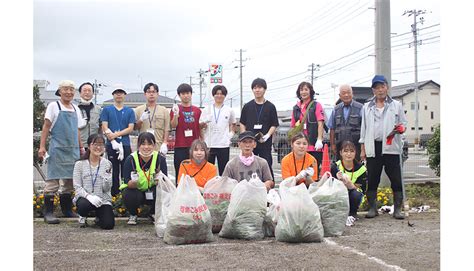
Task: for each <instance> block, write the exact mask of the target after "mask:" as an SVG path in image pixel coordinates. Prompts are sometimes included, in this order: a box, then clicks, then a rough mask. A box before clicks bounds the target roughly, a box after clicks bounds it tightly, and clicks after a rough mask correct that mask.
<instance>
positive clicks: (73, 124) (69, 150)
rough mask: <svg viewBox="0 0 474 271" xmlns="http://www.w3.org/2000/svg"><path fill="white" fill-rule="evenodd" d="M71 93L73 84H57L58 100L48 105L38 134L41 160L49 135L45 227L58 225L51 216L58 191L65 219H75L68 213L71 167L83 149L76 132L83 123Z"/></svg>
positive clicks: (62, 82) (70, 212)
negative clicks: (39, 134)
mask: <svg viewBox="0 0 474 271" xmlns="http://www.w3.org/2000/svg"><path fill="white" fill-rule="evenodd" d="M74 93H75V88H74V82H72V81H70V80H63V81H61V82H60V83H59V89H58V90H57V91H56V95H57V96H60V97H61V99H60V100H58V101H56V102H52V103H50V104H48V107H47V108H46V113H45V116H44V124H43V130H42V131H41V141H40V148H39V150H38V157H39V158H40V159H44V157H45V155H46V139H47V138H48V136H49V135H51V138H50V141H49V149H48V154H49V160H48V172H47V173H48V174H47V180H46V185H45V187H44V206H45V210H44V221H45V222H46V223H48V224H57V223H59V220H58V219H57V218H56V217H55V216H54V214H53V211H54V194H55V193H56V192H58V191H59V200H60V203H61V210H62V212H63V214H64V216H66V217H77V215H76V214H75V213H73V212H72V210H71V209H72V198H71V194H72V192H73V191H74V187H73V183H72V175H73V171H74V163H75V162H76V161H77V160H78V159H79V155H80V149H81V148H82V147H83V145H82V141H81V136H80V132H79V128H80V127H81V126H83V125H84V123H83V119H82V116H81V111H80V110H79V108H78V107H77V106H76V105H74V104H72V100H73V99H74ZM59 179H62V180H63V183H60V182H59ZM60 186H61V187H60Z"/></svg>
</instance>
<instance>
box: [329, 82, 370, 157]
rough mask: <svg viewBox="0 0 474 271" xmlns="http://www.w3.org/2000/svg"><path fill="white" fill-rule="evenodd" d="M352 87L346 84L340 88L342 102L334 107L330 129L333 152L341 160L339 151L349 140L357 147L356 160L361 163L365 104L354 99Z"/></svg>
mask: <svg viewBox="0 0 474 271" xmlns="http://www.w3.org/2000/svg"><path fill="white" fill-rule="evenodd" d="M352 97H353V96H352V87H351V86H350V85H347V84H344V85H341V86H340V87H339V98H340V100H341V102H340V103H339V104H337V105H336V107H334V110H333V111H332V113H331V117H330V118H329V123H328V128H329V129H330V132H329V135H330V140H331V152H332V154H333V155H335V156H336V160H340V159H341V157H340V155H339V151H340V149H341V144H342V142H344V141H346V140H349V141H351V142H352V143H354V145H355V147H356V160H357V161H360V144H359V138H360V126H361V123H362V107H363V104H361V103H359V102H357V101H355V100H353V99H352Z"/></svg>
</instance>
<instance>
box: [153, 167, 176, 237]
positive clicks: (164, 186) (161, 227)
mask: <svg viewBox="0 0 474 271" xmlns="http://www.w3.org/2000/svg"><path fill="white" fill-rule="evenodd" d="M157 178H158V179H157V180H156V200H155V231H156V235H158V237H160V238H163V235H164V234H165V229H166V222H168V216H169V213H170V206H171V199H172V198H173V196H174V193H175V192H176V186H175V185H174V183H173V182H172V181H171V180H170V179H169V178H168V176H166V175H164V174H163V173H162V172H161V171H160V173H158V176H157Z"/></svg>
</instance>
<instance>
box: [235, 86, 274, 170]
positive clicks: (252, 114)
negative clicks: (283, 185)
mask: <svg viewBox="0 0 474 271" xmlns="http://www.w3.org/2000/svg"><path fill="white" fill-rule="evenodd" d="M251 87H252V91H253V94H254V96H255V99H253V100H251V101H250V102H248V103H246V104H245V105H244V107H243V108H242V112H241V114H240V132H241V133H243V132H244V131H252V132H254V133H255V135H256V136H255V138H256V140H257V147H256V148H255V149H254V150H253V153H254V154H255V155H257V156H260V157H262V158H263V159H265V160H266V161H267V163H268V166H269V167H270V171H271V173H272V179H274V176H273V169H272V165H273V158H272V135H273V133H275V131H276V128H277V127H278V125H279V124H278V115H277V111H276V107H275V105H274V104H272V103H271V102H270V101H268V100H266V99H265V97H264V95H265V91H266V90H267V82H265V80H264V79H262V78H257V79H255V80H253V82H252V86H251Z"/></svg>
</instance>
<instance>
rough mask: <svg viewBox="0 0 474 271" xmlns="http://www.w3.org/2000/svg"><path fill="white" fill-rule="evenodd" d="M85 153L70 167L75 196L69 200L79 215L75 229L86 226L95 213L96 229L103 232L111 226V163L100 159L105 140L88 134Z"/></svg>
mask: <svg viewBox="0 0 474 271" xmlns="http://www.w3.org/2000/svg"><path fill="white" fill-rule="evenodd" d="M87 146H89V148H88V149H87V151H86V153H85V154H84V155H83V156H82V157H81V159H80V160H79V161H77V162H76V164H75V165H74V174H73V178H72V179H73V184H74V189H75V190H76V195H75V197H74V199H73V202H74V204H75V205H76V207H77V212H78V213H79V215H80V216H79V225H80V226H81V228H84V227H86V226H87V221H86V219H87V216H88V215H89V213H90V212H91V211H95V216H96V220H95V221H96V225H98V226H99V227H101V228H102V229H105V230H110V229H113V228H114V226H115V220H114V212H113V210H112V195H111V188H112V163H111V162H110V161H109V160H107V159H105V158H104V157H102V156H103V154H104V152H105V139H104V138H103V137H102V136H101V135H98V134H92V135H90V136H89V138H88V139H87Z"/></svg>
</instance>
